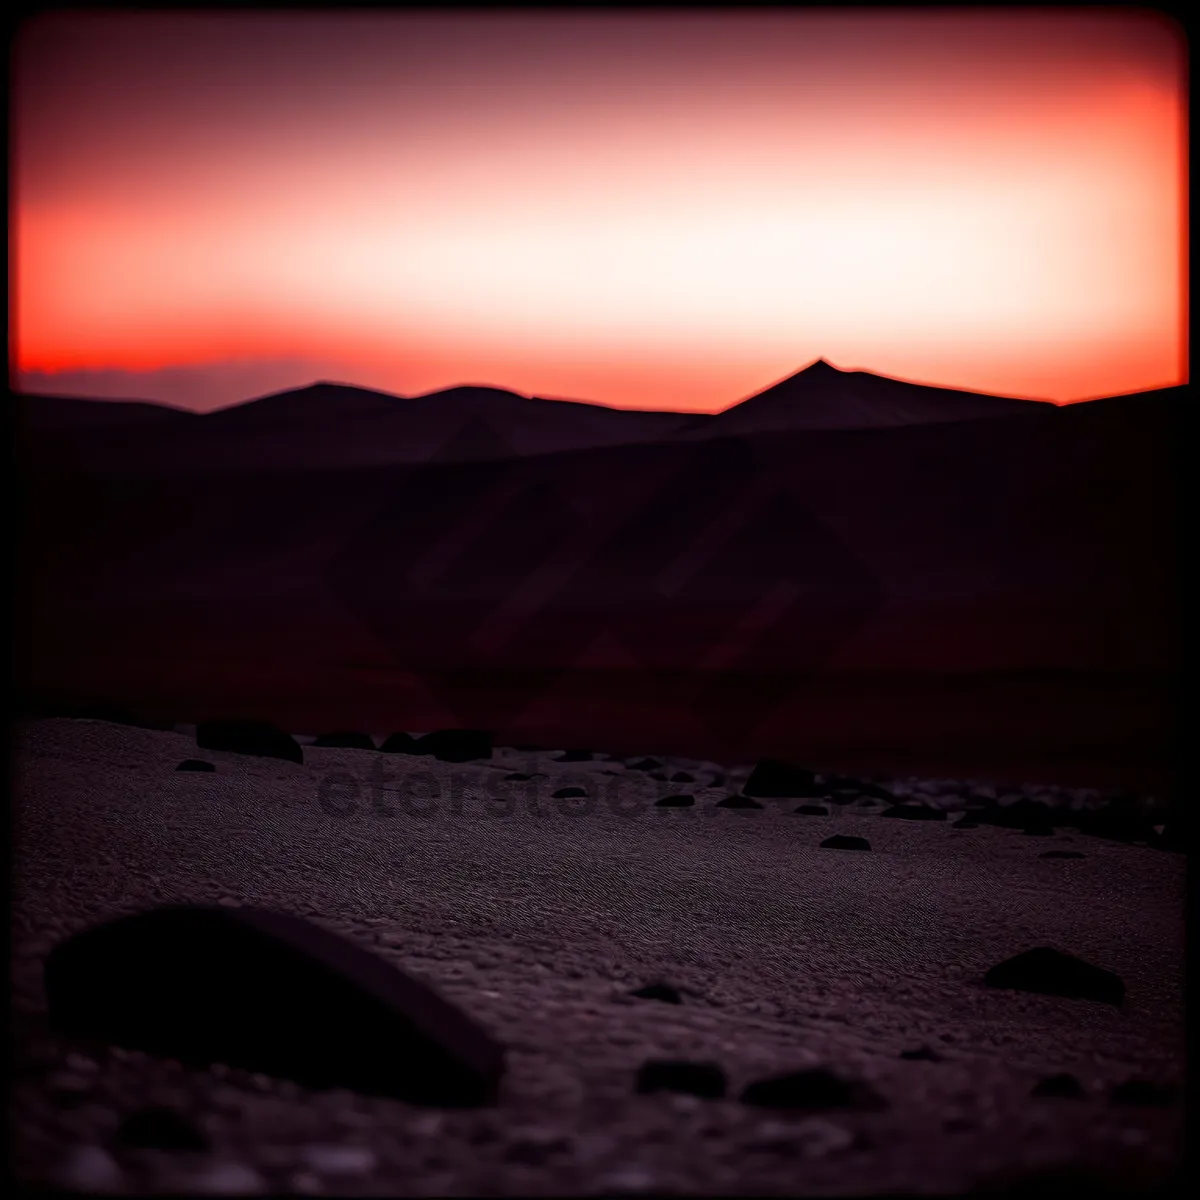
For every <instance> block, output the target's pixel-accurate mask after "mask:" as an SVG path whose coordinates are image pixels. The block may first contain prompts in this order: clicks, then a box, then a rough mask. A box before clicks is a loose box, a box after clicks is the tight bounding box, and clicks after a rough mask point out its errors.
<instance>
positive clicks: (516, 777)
mask: <svg viewBox="0 0 1200 1200" xmlns="http://www.w3.org/2000/svg"><path fill="white" fill-rule="evenodd" d="M530 779H545V776H544V775H541V774H538V773H535V774H533V775H523V774H522V773H521V772H520V771H514V772H513V773H512V774H511V775H505V777H504V782H505V783H527V782H528V781H529V780H530Z"/></svg>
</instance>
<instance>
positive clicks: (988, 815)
mask: <svg viewBox="0 0 1200 1200" xmlns="http://www.w3.org/2000/svg"><path fill="white" fill-rule="evenodd" d="M972 815H973V819H974V820H976V821H978V822H980V824H983V825H995V826H997V827H999V828H1000V829H1030V828H1044V827H1046V826H1050V827H1051V828H1053V826H1054V820H1053V818H1054V815H1055V814H1054V811H1053V809H1051V808H1050V806H1049V805H1048V804H1042V803H1040V802H1039V801H1037V800H1028V799H1026V798H1025V797H1024V796H1022V797H1019V798H1018V799H1017V800H1014V801H1013V802H1012V803H1011V804H999V803H997V804H987V805H985V806H984V807H983V808H977V809H974V810H973V813H972ZM1060 815H1061V814H1060Z"/></svg>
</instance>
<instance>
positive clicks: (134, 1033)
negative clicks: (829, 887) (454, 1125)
mask: <svg viewBox="0 0 1200 1200" xmlns="http://www.w3.org/2000/svg"><path fill="white" fill-rule="evenodd" d="M44 978H45V987H46V997H47V1001H48V1005H49V1013H50V1019H51V1022H52V1023H53V1025H54V1027H55V1028H56V1029H57V1030H58V1031H59V1032H61V1033H64V1034H66V1035H68V1036H72V1037H80V1038H85V1039H89V1040H99V1041H102V1042H107V1043H111V1044H115V1045H118V1046H123V1047H126V1048H128V1049H133V1050H142V1051H145V1052H147V1053H150V1054H154V1055H158V1056H162V1057H166V1058H173V1059H177V1060H179V1061H181V1062H185V1063H188V1064H195V1065H204V1064H211V1063H218V1062H219V1063H226V1064H228V1065H229V1066H234V1067H240V1068H243V1069H246V1070H250V1071H258V1072H263V1073H265V1074H268V1075H274V1076H279V1077H283V1078H287V1079H292V1080H294V1081H296V1082H297V1083H300V1084H302V1085H304V1086H308V1087H314V1088H348V1089H351V1090H356V1091H362V1092H366V1093H369V1094H375V1095H384V1096H391V1097H395V1098H398V1099H402V1100H407V1101H409V1102H412V1103H424V1104H436V1105H444V1106H458V1105H475V1104H484V1103H489V1102H491V1101H492V1100H494V1098H495V1096H496V1092H497V1088H498V1086H499V1082H500V1078H501V1076H502V1074H503V1071H504V1050H503V1047H502V1046H501V1045H499V1044H498V1043H497V1042H496V1041H495V1040H494V1039H493V1038H492V1037H491V1036H490V1035H489V1034H488V1033H487V1032H486V1031H485V1030H484V1029H482V1028H481V1027H480V1026H478V1025H477V1024H476V1023H475V1022H474V1021H473V1020H472V1019H471V1018H470V1017H469V1016H467V1015H466V1014H465V1013H463V1012H462V1011H461V1010H460V1009H459V1008H457V1007H456V1006H455V1005H454V1004H451V1003H449V1002H448V1001H446V1000H445V999H443V998H442V997H441V996H440V995H439V994H438V993H437V992H435V991H434V990H433V989H432V988H430V987H428V986H427V985H426V984H424V983H422V982H420V981H418V980H416V979H414V978H412V977H411V976H409V975H407V974H406V973H405V972H403V971H400V970H399V969H397V968H396V967H394V966H392V965H391V964H390V963H388V962H386V961H385V960H383V959H382V958H379V957H378V956H376V955H375V954H373V953H370V952H369V951H367V950H365V949H363V948H361V947H359V946H356V945H355V944H353V943H352V942H349V941H347V940H345V939H344V938H340V937H338V936H336V935H335V934H333V933H330V932H328V931H327V930H324V929H321V928H319V927H317V926H316V925H313V924H310V923H309V922H307V921H304V920H302V919H300V918H298V917H294V916H289V915H287V914H283V913H277V912H271V911H267V910H263V909H255V908H218V907H211V908H210V907H193V906H183V905H175V906H168V907H164V908H158V909H154V910H151V911H149V912H144V913H140V914H137V915H135V916H129V917H122V918H118V919H116V920H114V921H110V922H108V923H106V924H103V925H99V926H95V927H93V928H91V929H88V930H86V931H84V932H82V933H79V934H76V935H75V936H73V937H71V938H68V939H67V940H66V941H63V942H61V943H59V944H58V945H57V946H56V947H55V948H54V949H53V950H52V951H51V952H50V954H49V956H48V957H47V960H46V963H45V971H44Z"/></svg>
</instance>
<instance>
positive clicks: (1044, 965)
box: [984, 946, 1125, 1005]
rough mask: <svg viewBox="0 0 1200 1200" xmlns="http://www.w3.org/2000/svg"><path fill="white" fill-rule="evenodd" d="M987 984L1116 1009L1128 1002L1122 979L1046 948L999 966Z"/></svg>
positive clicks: (994, 969)
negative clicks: (1090, 1001)
mask: <svg viewBox="0 0 1200 1200" xmlns="http://www.w3.org/2000/svg"><path fill="white" fill-rule="evenodd" d="M984 983H985V984H986V985H987V986H988V987H994V988H1011V989H1016V990H1018V991H1023V992H1038V993H1041V994H1043V995H1048V996H1066V997H1071V998H1073V999H1080V1000H1097V1001H1100V1002H1102V1003H1107V1004H1116V1005H1119V1004H1120V1003H1121V1001H1122V1000H1124V998H1125V984H1124V982H1123V980H1122V979H1121V977H1120V976H1119V975H1117V974H1115V973H1114V972H1112V971H1106V970H1104V969H1103V968H1102V967H1096V966H1093V965H1092V964H1091V963H1089V962H1085V961H1084V960H1083V959H1081V958H1076V957H1075V956H1074V955H1073V954H1064V953H1062V952H1061V951H1059V950H1054V949H1051V948H1050V947H1047V946H1038V947H1035V948H1034V949H1032V950H1026V951H1025V952H1024V953H1023V954H1018V955H1016V956H1015V957H1013V958H1009V959H1006V960H1005V961H1004V962H1002V963H997V964H996V966H994V967H992V969H991V970H990V971H988V973H987V974H986V975H985V976H984Z"/></svg>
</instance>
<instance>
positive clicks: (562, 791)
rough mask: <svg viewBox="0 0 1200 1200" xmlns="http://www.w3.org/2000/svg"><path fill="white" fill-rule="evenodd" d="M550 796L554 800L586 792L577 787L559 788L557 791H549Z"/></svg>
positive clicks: (566, 798) (565, 798) (567, 798)
mask: <svg viewBox="0 0 1200 1200" xmlns="http://www.w3.org/2000/svg"><path fill="white" fill-rule="evenodd" d="M550 795H551V797H552V798H553V799H555V800H569V799H570V798H571V797H572V796H586V795H587V792H585V791H584V790H583V788H579V787H565V788H559V789H558V791H557V792H551V793H550Z"/></svg>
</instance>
